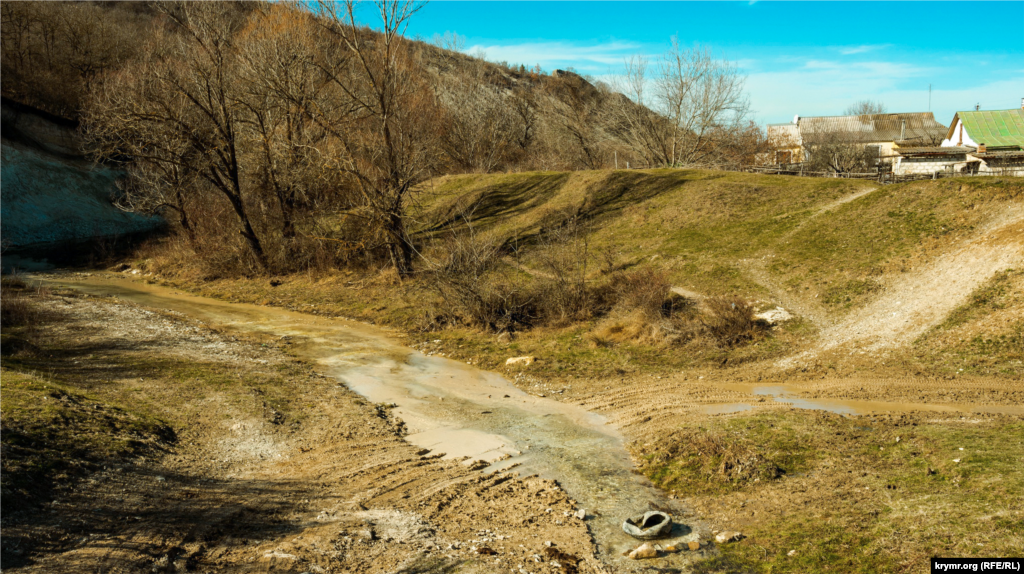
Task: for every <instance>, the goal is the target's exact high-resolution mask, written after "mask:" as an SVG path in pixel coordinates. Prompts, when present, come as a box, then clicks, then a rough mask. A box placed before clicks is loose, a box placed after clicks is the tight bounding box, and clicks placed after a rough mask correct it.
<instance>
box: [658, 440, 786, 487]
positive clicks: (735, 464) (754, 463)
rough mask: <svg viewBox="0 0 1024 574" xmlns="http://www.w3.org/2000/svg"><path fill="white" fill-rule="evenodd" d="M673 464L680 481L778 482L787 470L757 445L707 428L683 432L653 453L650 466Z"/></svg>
mask: <svg viewBox="0 0 1024 574" xmlns="http://www.w3.org/2000/svg"><path fill="white" fill-rule="evenodd" d="M667 462H671V463H674V465H676V466H677V468H676V473H678V474H679V475H680V478H683V479H687V478H693V477H694V475H696V476H697V477H700V478H703V479H704V480H707V481H709V482H718V483H734V484H735V483H749V482H759V481H762V480H764V481H768V480H775V479H778V478H780V477H782V475H783V474H785V471H784V470H783V469H782V468H781V467H780V466H779V465H778V464H776V463H775V461H773V460H771V459H770V458H768V457H767V456H765V455H764V454H762V453H760V452H758V447H757V446H756V445H751V444H747V443H745V442H742V441H739V440H736V438H735V437H729V436H725V435H723V434H721V433H720V432H713V431H711V430H707V429H696V430H687V429H682V430H681V431H680V432H679V433H677V434H675V435H673V436H672V437H671V438H670V439H669V440H668V441H666V442H665V443H664V445H663V446H662V448H660V449H659V450H658V451H657V452H656V453H654V454H653V455H652V456H651V457H650V459H649V462H648V464H664V463H667Z"/></svg>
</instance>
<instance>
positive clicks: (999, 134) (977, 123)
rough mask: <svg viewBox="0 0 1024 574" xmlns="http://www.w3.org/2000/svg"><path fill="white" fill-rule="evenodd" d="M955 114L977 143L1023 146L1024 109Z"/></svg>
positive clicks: (995, 145)
mask: <svg viewBox="0 0 1024 574" xmlns="http://www.w3.org/2000/svg"><path fill="white" fill-rule="evenodd" d="M957 115H958V116H959V117H960V121H962V122H963V124H964V130H965V131H966V132H967V133H968V134H969V135H970V136H971V139H972V140H974V141H975V142H977V143H979V144H981V143H983V144H985V145H986V146H989V147H1003V146H1021V147H1024V109H1016V110H995V111H987V112H985V111H979V112H957ZM953 124H954V125H956V122H955V121H954V122H953Z"/></svg>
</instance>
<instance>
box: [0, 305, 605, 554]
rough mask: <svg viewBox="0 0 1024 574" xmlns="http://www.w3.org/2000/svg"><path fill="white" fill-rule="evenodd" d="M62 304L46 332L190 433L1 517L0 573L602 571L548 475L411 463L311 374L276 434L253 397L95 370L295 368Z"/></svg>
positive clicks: (236, 346) (414, 456)
mask: <svg viewBox="0 0 1024 574" xmlns="http://www.w3.org/2000/svg"><path fill="white" fill-rule="evenodd" d="M58 304H59V305H61V306H62V307H63V311H64V312H65V314H66V315H67V316H68V317H69V318H70V320H69V321H67V322H64V323H61V324H59V325H55V326H51V327H48V328H49V329H53V330H54V331H53V332H51V333H49V334H48V335H46V336H53V337H57V338H68V337H72V338H74V340H75V341H76V342H77V343H78V344H79V345H83V346H85V347H88V348H90V349H92V350H93V352H92V353H91V354H90V355H89V356H88V357H87V358H86V357H83V359H82V360H87V361H88V362H89V363H90V364H89V365H88V366H89V367H90V371H91V373H92V376H93V377H95V379H96V381H98V382H102V383H103V384H107V385H119V386H122V387H126V388H130V392H133V393H135V395H136V396H137V397H139V398H141V399H144V400H148V401H152V402H153V403H155V404H159V405H160V408H162V409H165V410H166V411H168V412H171V411H176V412H179V413H185V415H184V416H186V417H187V419H188V424H187V425H186V426H184V427H183V428H179V429H177V430H178V440H177V443H176V445H175V446H174V447H173V449H172V450H171V451H170V452H168V453H167V454H166V455H163V456H157V457H151V458H150V459H141V458H140V459H136V460H133V461H129V462H126V463H124V464H118V465H110V466H108V467H106V468H105V469H104V470H102V471H100V472H97V473H94V474H93V475H91V476H90V477H89V478H88V480H86V481H85V482H83V483H80V484H79V485H78V486H77V487H76V488H75V489H74V491H73V492H72V493H71V494H70V495H67V496H63V497H60V498H59V499H58V500H55V501H53V502H52V503H49V504H47V505H45V506H44V507H43V508H41V509H39V510H38V511H35V512H29V513H23V514H20V515H15V514H13V513H5V514H4V517H3V522H4V538H5V539H6V540H5V546H9V545H10V544H15V543H18V542H19V541H21V542H23V543H24V550H23V551H21V552H20V559H19V562H21V563H22V564H21V565H20V567H14V568H8V571H11V572H58V571H63V572H71V571H74V572H101V571H102V572H111V573H113V572H150V571H152V572H174V571H184V570H187V571H197V572H270V571H273V572H423V571H438V572H448V571H452V570H453V569H456V568H458V570H459V571H460V572H509V571H513V572H520V571H523V572H527V571H528V572H550V571H569V572H571V571H574V570H577V569H578V570H579V571H581V572H597V571H601V570H602V568H601V566H600V565H599V564H598V563H597V562H596V561H595V559H594V552H593V545H592V543H591V540H590V536H589V535H588V533H587V528H586V526H585V524H584V522H583V521H581V520H578V519H575V518H572V517H567V516H566V514H571V513H572V512H574V511H575V510H576V507H575V505H574V504H573V502H572V501H571V500H570V499H569V498H568V497H567V496H566V495H565V493H564V491H562V490H561V489H560V488H559V487H558V486H557V485H556V484H555V483H554V482H552V481H549V480H542V479H539V478H536V477H519V476H518V473H515V472H499V473H495V474H493V475H484V474H483V473H481V472H480V471H479V470H475V469H474V468H473V467H467V466H466V465H464V464H461V463H460V462H459V461H452V460H440V459H438V458H436V457H432V456H423V455H422V454H421V451H419V450H418V449H417V448H416V447H414V446H412V445H410V444H408V443H407V442H405V441H404V440H403V439H402V438H401V437H400V436H399V432H398V430H397V426H398V425H397V424H396V421H394V420H393V419H390V418H389V417H387V416H386V415H384V416H382V415H381V412H380V411H379V410H377V409H376V408H375V407H374V405H370V404H367V403H366V402H364V401H362V400H360V399H359V397H358V396H357V395H355V394H354V393H353V392H351V391H349V390H348V389H347V388H345V387H344V386H342V385H339V384H338V383H337V382H336V381H333V380H329V379H326V378H325V377H322V376H319V375H317V374H316V373H314V372H310V374H309V376H308V377H306V378H304V379H301V380H294V381H293V384H294V393H295V395H294V396H295V403H296V404H301V405H305V408H303V409H302V411H303V412H302V417H301V421H302V422H301V424H288V422H287V421H285V423H284V424H275V422H274V419H275V413H273V412H269V413H268V412H267V409H266V405H265V404H264V403H263V402H262V401H261V400H260V398H259V397H257V396H231V395H229V394H225V393H218V392H216V391H213V392H210V393H208V394H206V395H204V396H199V395H189V394H183V393H176V392H175V391H174V389H173V386H174V381H168V380H150V381H145V380H138V379H133V380H125V379H123V378H121V377H120V374H119V373H118V372H116V370H112V369H110V368H109V366H107V367H106V368H105V365H104V357H105V356H108V354H109V353H118V354H121V355H124V354H129V355H132V356H134V357H136V358H140V359H141V358H143V357H147V358H152V359H159V358H160V357H167V356H175V357H181V356H187V357H192V358H194V359H196V360H204V361H216V362H221V363H224V364H228V365H230V366H232V367H234V368H237V370H238V371H237V372H238V373H239V374H240V376H259V369H273V368H274V367H275V366H276V365H280V364H283V363H285V362H287V361H291V359H290V358H289V357H287V356H286V355H285V354H283V353H282V352H280V351H279V350H277V349H275V348H273V347H272V346H271V347H266V346H264V345H260V344H256V343H252V342H245V341H239V340H234V339H233V338H232V337H229V336H224V335H220V334H218V333H215V332H213V331H211V330H210V329H208V328H206V327H205V326H204V325H202V324H197V323H194V322H190V321H187V320H184V319H183V318H178V317H173V316H170V315H165V314H158V313H154V312H152V311H148V310H145V309H141V308H138V307H135V306H132V305H128V304H122V303H115V302H112V301H109V300H100V299H97V298H95V297H64V298H61V300H60V301H59V303H58ZM549 542H550V543H551V547H550V548H549V546H548V544H547V543H549ZM555 550H557V552H555ZM559 565H560V566H559Z"/></svg>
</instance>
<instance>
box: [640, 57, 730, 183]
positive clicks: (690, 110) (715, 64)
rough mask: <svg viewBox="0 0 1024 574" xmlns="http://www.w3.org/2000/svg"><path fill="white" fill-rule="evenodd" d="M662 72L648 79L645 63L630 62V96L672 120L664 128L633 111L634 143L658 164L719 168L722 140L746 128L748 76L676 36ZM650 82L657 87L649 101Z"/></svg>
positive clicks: (662, 61)
mask: <svg viewBox="0 0 1024 574" xmlns="http://www.w3.org/2000/svg"><path fill="white" fill-rule="evenodd" d="M657 71H658V73H657V76H656V77H654V78H651V79H648V75H647V74H648V65H647V62H646V60H644V59H643V58H642V57H634V58H633V59H631V60H630V61H628V62H627V74H626V93H627V95H629V96H631V97H632V98H634V102H635V103H637V104H639V105H641V106H643V107H647V106H650V107H651V108H652V109H653V110H654V111H656V112H658V113H659V114H661V115H662V116H664V117H665V118H666V119H667V123H666V125H664V127H662V125H661V124H660V123H659V121H658V119H657V118H649V119H643V118H642V115H638V114H639V113H640V112H632V115H633V116H635V117H632V118H627V119H626V123H627V125H629V127H630V129H629V131H628V133H629V138H630V144H631V145H632V146H633V147H634V149H636V150H637V152H638V153H640V154H641V155H643V156H644V157H646V158H649V161H650V162H651V163H653V164H656V165H666V166H675V165H706V164H709V163H714V162H713V161H711V157H712V155H713V154H714V152H715V149H716V147H717V143H716V141H717V140H718V138H719V137H721V136H722V135H723V134H728V133H730V131H731V130H734V129H743V127H744V126H745V125H746V124H745V118H746V115H747V113H748V109H749V104H748V100H747V97H746V95H745V93H744V90H743V86H744V81H745V79H744V77H743V75H741V74H740V72H739V70H738V69H737V68H736V65H735V64H733V63H731V62H729V61H727V60H724V59H719V58H717V57H715V56H714V55H713V54H712V53H711V50H710V49H709V48H706V47H699V46H698V47H695V48H689V49H688V48H684V47H683V46H681V45H680V43H679V40H678V38H674V37H673V38H672V42H671V47H670V48H669V50H668V51H667V52H666V53H665V54H663V55H662V56H661V57H660V58H659V61H658V70H657ZM648 82H650V85H652V86H653V90H652V91H653V94H652V97H651V98H649V99H648V98H647V96H646V92H647V90H648V88H647V86H648ZM637 98H639V99H637ZM648 102H649V103H648Z"/></svg>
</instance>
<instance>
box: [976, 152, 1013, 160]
mask: <svg viewBox="0 0 1024 574" xmlns="http://www.w3.org/2000/svg"><path fill="white" fill-rule="evenodd" d="M971 155H973V156H974V157H980V158H981V159H1024V151H983V152H980V153H973V154H971Z"/></svg>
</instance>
